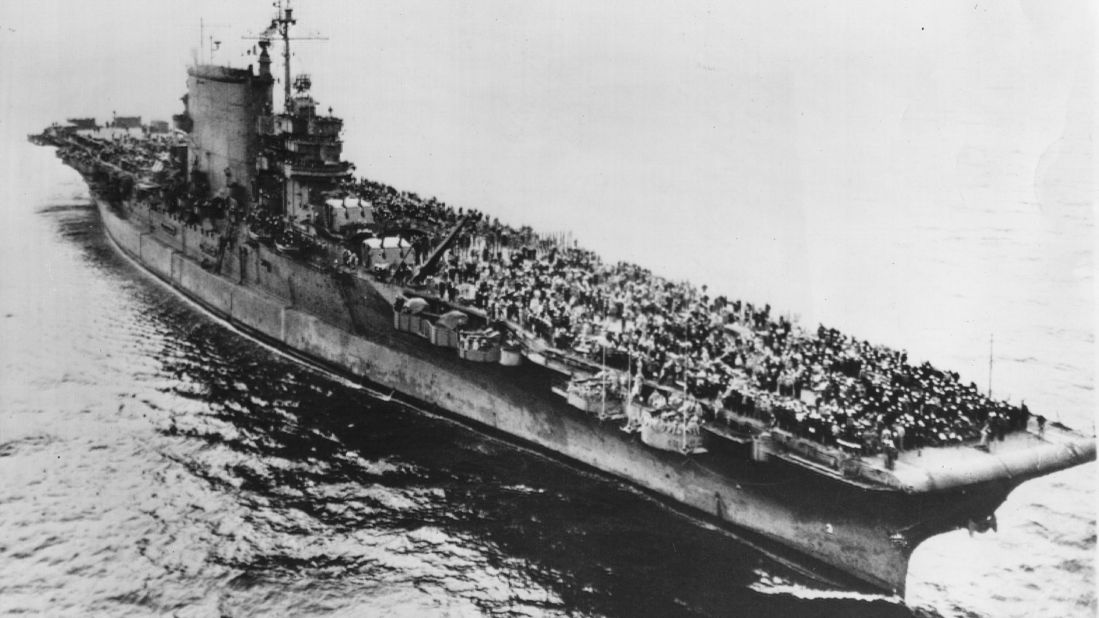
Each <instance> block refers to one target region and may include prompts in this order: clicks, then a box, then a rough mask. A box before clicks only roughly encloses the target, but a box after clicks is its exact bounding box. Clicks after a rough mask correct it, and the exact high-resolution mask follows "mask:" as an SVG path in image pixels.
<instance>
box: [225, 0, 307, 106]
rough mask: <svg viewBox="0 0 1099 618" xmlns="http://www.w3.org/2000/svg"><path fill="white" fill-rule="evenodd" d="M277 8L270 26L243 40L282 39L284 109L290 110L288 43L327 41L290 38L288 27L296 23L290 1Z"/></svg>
mask: <svg viewBox="0 0 1099 618" xmlns="http://www.w3.org/2000/svg"><path fill="white" fill-rule="evenodd" d="M274 6H275V7H276V8H278V14H277V15H276V16H275V18H274V19H272V20H271V25H269V26H267V28H266V29H265V30H264V31H263V32H261V33H259V34H258V35H252V36H245V37H242V38H245V39H259V40H261V41H270V40H271V39H272V38H273V37H274V36H276V35H277V36H279V37H280V38H282V67H283V79H282V90H283V100H284V104H285V107H284V109H287V110H289V109H290V101H291V97H290V88H291V86H292V85H293V82H292V81H291V80H290V41H327V40H328V37H323V36H317V35H307V36H290V26H293V25H294V24H296V23H298V20H297V19H295V18H294V9H293V7H291V6H290V0H278V3H276V4H275V5H274Z"/></svg>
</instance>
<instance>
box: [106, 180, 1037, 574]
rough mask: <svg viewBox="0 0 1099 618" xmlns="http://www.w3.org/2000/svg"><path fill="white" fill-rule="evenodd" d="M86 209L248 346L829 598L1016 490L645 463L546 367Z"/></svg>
mask: <svg viewBox="0 0 1099 618" xmlns="http://www.w3.org/2000/svg"><path fill="white" fill-rule="evenodd" d="M96 201H97V204H98V209H99V212H100V214H101V216H102V219H103V222H104V227H105V230H106V233H107V235H108V236H109V238H110V240H111V241H112V242H113V244H114V246H115V247H116V248H117V249H118V250H120V251H121V252H122V253H123V254H125V255H126V256H128V257H129V258H131V259H132V261H134V262H135V263H136V264H137V265H138V266H140V267H141V268H142V269H144V270H145V271H147V272H148V273H150V274H152V275H153V276H155V277H157V278H158V279H160V280H161V281H163V282H164V283H165V284H167V285H169V286H171V287H172V288H173V289H174V290H175V291H177V292H178V293H179V294H181V295H183V296H185V297H187V298H188V299H190V300H192V301H194V302H196V303H197V304H199V305H200V306H201V307H203V308H204V309H205V310H206V311H207V312H209V313H211V314H213V315H214V316H216V317H218V318H221V319H223V320H225V321H227V322H229V323H230V324H231V325H232V326H234V327H236V328H237V329H239V330H241V331H243V332H245V333H246V334H248V335H250V336H252V337H255V338H257V339H260V340H262V341H264V342H265V343H268V344H270V345H273V346H276V347H278V348H279V349H281V350H284V351H286V352H287V353H289V354H291V355H294V356H296V357H298V358H300V359H301V360H303V361H306V362H310V363H315V364H318V365H321V366H323V367H325V368H326V369H329V370H332V371H335V372H339V373H341V374H343V375H346V376H348V377H351V378H353V379H357V380H361V381H364V382H366V383H369V384H371V385H376V386H377V387H379V388H381V389H384V390H385V391H391V392H393V393H394V397H395V398H400V400H402V401H404V402H406V403H408V404H410V405H412V406H414V407H419V408H423V409H427V410H430V411H432V412H435V413H441V414H445V415H447V416H450V417H453V418H456V419H459V420H461V421H463V422H465V423H468V424H470V425H473V426H475V427H477V428H479V429H481V430H484V431H488V432H493V433H497V434H499V435H502V436H504V437H506V438H507V439H509V440H512V441H517V442H521V443H523V444H525V445H529V446H533V447H535V448H537V449H538V450H540V451H542V452H544V453H546V454H549V455H552V456H555V457H559V458H564V459H567V460H570V461H572V462H577V463H579V464H582V465H584V466H588V467H590V468H592V469H595V470H597V471H599V472H601V473H604V474H608V475H611V476H613V477H616V478H618V479H622V480H625V481H627V482H629V483H631V484H633V485H635V486H637V487H639V488H641V489H643V490H645V491H647V492H649V493H651V494H653V495H655V496H658V497H660V498H661V499H663V500H665V501H668V502H669V503H671V504H674V505H679V506H682V507H687V509H688V510H689V511H690V512H691V513H692V514H694V515H697V516H701V517H704V518H708V519H710V520H712V521H714V522H719V523H721V524H723V525H725V526H726V527H727V528H728V529H730V531H732V532H733V533H734V534H737V535H738V536H740V537H741V538H742V539H743V540H745V541H747V542H749V543H751V544H753V545H756V547H757V548H759V549H763V550H764V551H766V552H767V553H770V554H772V555H773V556H775V557H777V558H779V559H783V560H784V561H785V562H787V563H788V564H790V563H791V562H792V563H793V564H790V565H791V566H795V567H800V570H802V571H804V572H807V573H808V574H810V575H812V576H815V577H817V578H818V579H821V580H823V581H826V582H829V583H832V584H838V585H842V586H848V587H855V588H871V589H874V590H879V591H885V592H889V593H895V594H899V595H903V594H904V589H905V579H906V576H907V570H908V560H909V557H910V555H911V552H912V551H913V550H914V549H915V547H916V546H917V545H918V544H919V543H920V542H922V541H923V540H924V539H926V538H928V537H929V536H932V535H934V534H938V533H940V532H943V531H945V530H950V529H954V528H957V527H959V526H964V525H966V523H967V522H971V521H980V520H983V519H984V518H986V517H988V516H990V515H991V514H992V513H993V512H994V510H995V509H996V508H997V507H998V506H999V505H1000V504H1001V503H1002V502H1003V500H1004V499H1005V498H1006V497H1007V495H1008V493H1009V492H1010V491H1011V490H1012V489H1013V488H1014V487H1015V486H1017V485H1018V484H1019V483H1020V482H1022V481H1023V480H1025V479H1022V478H1014V479H1010V480H1008V479H997V480H994V481H988V482H984V483H979V484H974V485H970V486H965V487H960V488H954V489H952V490H949V491H941V492H925V493H905V492H901V491H879V490H872V489H865V488H859V487H855V486H852V485H848V484H845V483H842V482H837V481H834V480H831V479H827V478H822V477H821V476H820V475H817V474H813V473H812V472H810V471H807V470H804V469H801V468H799V467H797V466H793V465H789V464H785V463H782V462H770V463H761V462H754V461H752V460H751V458H750V457H749V456H748V453H747V452H741V451H739V450H737V449H736V448H735V447H733V446H730V447H729V448H727V449H720V448H718V449H711V451H710V452H708V453H706V454H704V455H695V456H685V455H680V454H677V453H669V452H666V451H659V450H655V449H652V448H650V447H648V446H646V445H644V444H643V443H642V442H641V441H640V439H639V438H638V437H637V436H636V435H631V434H627V433H625V432H623V431H620V430H619V423H601V422H599V421H598V420H597V419H595V418H594V417H592V416H591V415H587V414H585V413H583V412H581V411H579V410H577V409H575V408H572V407H570V406H568V405H567V403H566V402H565V401H564V400H562V399H560V398H558V397H556V396H554V395H553V394H552V391H551V389H552V386H553V385H554V382H555V380H558V379H559V376H558V375H556V374H554V373H553V372H551V371H550V370H548V369H545V368H543V367H540V366H536V365H532V364H530V363H527V364H526V365H524V366H523V367H505V366H501V365H488V366H486V365H483V364H475V363H468V362H464V361H461V360H460V359H458V357H457V354H456V353H455V351H454V350H452V349H446V348H439V347H435V346H432V345H431V344H430V343H429V342H427V341H425V340H423V339H421V338H418V337H415V336H414V335H410V334H408V333H399V332H396V331H395V330H394V329H393V328H392V313H391V311H390V309H389V305H388V302H387V301H386V300H385V298H384V297H383V295H382V294H380V293H379V290H378V289H377V286H376V285H374V284H372V283H371V282H369V281H367V280H363V279H359V278H344V279H343V280H341V279H340V278H338V277H336V276H333V275H332V274H331V273H327V272H325V271H324V270H322V269H319V268H317V267H316V266H313V265H310V264H308V263H306V262H305V261H304V260H301V259H296V258H294V257H291V256H287V255H281V254H279V253H278V252H276V251H271V250H269V249H267V248H266V247H264V246H262V245H258V244H253V245H248V244H246V243H244V242H243V240H244V237H243V236H242V237H241V238H240V239H238V243H236V244H234V245H233V246H232V247H231V248H230V249H228V250H227V251H226V252H225V254H224V255H215V252H213V251H211V246H213V245H216V239H215V238H211V233H210V232H203V231H202V230H200V229H198V228H195V227H188V226H186V225H184V224H183V223H182V222H180V221H177V220H175V219H172V218H170V217H168V216H167V215H165V214H163V213H159V212H155V211H150V210H148V209H145V208H142V207H139V206H132V205H131V206H123V205H119V204H110V203H108V202H107V201H106V200H104V199H98V198H97V200H96ZM215 257H216V258H217V259H216V262H217V266H216V267H212V266H211V264H212V263H213V262H214V261H215ZM203 262H205V266H206V267H205V268H204V265H203ZM208 268H209V269H210V270H208ZM214 270H216V271H217V272H213V271H214ZM757 541H758V543H757ZM790 550H792V551H790Z"/></svg>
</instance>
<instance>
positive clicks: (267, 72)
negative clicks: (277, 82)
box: [259, 40, 271, 77]
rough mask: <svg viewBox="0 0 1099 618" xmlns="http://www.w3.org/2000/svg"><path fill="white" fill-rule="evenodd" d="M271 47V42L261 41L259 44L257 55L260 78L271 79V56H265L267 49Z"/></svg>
mask: <svg viewBox="0 0 1099 618" xmlns="http://www.w3.org/2000/svg"><path fill="white" fill-rule="evenodd" d="M270 46H271V41H267V40H261V41H260V42H259V48H260V50H261V51H260V54H259V74H260V77H271V56H269V55H267V48H268V47H270Z"/></svg>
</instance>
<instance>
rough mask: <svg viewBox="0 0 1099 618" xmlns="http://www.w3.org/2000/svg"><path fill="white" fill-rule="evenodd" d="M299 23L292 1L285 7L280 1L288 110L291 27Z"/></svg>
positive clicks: (284, 92) (284, 82) (280, 25)
mask: <svg viewBox="0 0 1099 618" xmlns="http://www.w3.org/2000/svg"><path fill="white" fill-rule="evenodd" d="M295 23H297V20H296V19H294V9H293V8H291V7H290V0H286V4H285V5H283V3H282V0H279V16H278V30H279V34H281V35H282V68H283V77H282V92H283V101H284V102H285V103H284V104H285V108H284V109H286V110H289V109H290V26H292V25H294V24H295Z"/></svg>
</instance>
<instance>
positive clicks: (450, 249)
mask: <svg viewBox="0 0 1099 618" xmlns="http://www.w3.org/2000/svg"><path fill="white" fill-rule="evenodd" d="M295 21H296V19H295V17H294V13H293V10H292V9H291V8H290V7H289V6H288V5H282V4H280V6H279V7H278V9H277V14H276V15H275V16H274V18H273V19H272V20H271V22H270V24H269V25H268V26H267V28H266V30H264V31H263V32H262V33H261V34H260V35H259V36H257V37H256V41H257V43H256V58H257V64H256V66H249V67H247V68H231V67H226V66H213V65H206V64H197V63H196V64H195V65H194V66H191V67H190V68H189V69H188V70H187V91H186V96H185V97H184V99H183V100H184V105H185V109H184V111H183V112H182V113H181V114H179V115H177V116H175V117H174V118H173V122H172V123H171V124H170V125H169V124H168V123H166V122H152V123H147V124H146V123H142V122H141V120H140V118H136V117H128V118H127V117H115V118H114V119H112V121H110V122H109V123H107V124H106V125H104V126H100V125H99V124H98V123H97V122H96V121H95V120H94V119H87V118H84V119H72V120H70V121H68V122H66V123H59V124H55V125H53V126H51V127H49V128H47V129H45V130H44V131H43V132H42V133H41V134H38V135H33V136H30V139H31V140H32V141H34V142H36V143H40V144H43V145H51V146H54V147H56V148H57V154H58V156H59V157H60V158H61V160H62V161H63V162H64V163H65V164H67V165H70V166H72V167H73V168H74V169H76V170H77V171H79V172H80V173H81V174H82V175H83V176H84V178H85V179H86V180H87V182H88V185H89V187H90V188H91V190H92V194H93V196H94V198H95V201H96V203H97V205H98V209H99V212H100V214H101V216H102V219H103V221H104V224H105V229H106V233H107V234H108V236H109V238H110V239H111V241H112V242H113V244H114V245H115V246H116V247H117V248H118V250H119V251H121V252H122V253H123V254H125V255H126V256H128V257H129V258H131V259H132V261H133V262H134V263H135V264H136V265H138V266H140V267H141V268H143V269H144V270H145V271H147V272H148V273H150V274H151V275H153V276H155V277H157V278H159V279H160V280H162V281H163V282H164V283H165V284H167V285H169V286H171V287H172V288H173V289H175V290H176V291H177V292H178V293H179V294H181V295H183V296H185V297H187V298H189V299H191V300H192V301H194V302H195V303H197V304H198V305H201V307H203V308H204V309H205V310H206V311H208V312H209V313H211V314H213V315H215V316H217V317H219V318H222V319H224V320H225V321H227V322H229V323H230V324H231V325H232V326H234V327H235V328H237V329H239V330H240V331H242V332H244V333H246V334H247V335H249V336H251V337H254V338H256V339H259V340H262V341H264V342H266V343H268V344H271V345H273V346H276V347H278V348H279V349H281V350H284V351H286V352H287V353H289V354H291V355H293V356H296V357H297V358H299V359H301V360H302V361H304V362H308V363H312V364H315V365H320V366H323V367H325V368H326V369H328V370H331V371H334V372H338V373H340V374H342V375H345V376H348V377H349V378H352V379H355V380H358V381H361V382H363V383H365V384H368V385H370V386H372V387H373V388H375V389H376V390H378V391H379V392H381V393H383V394H385V396H387V397H392V398H393V399H396V400H399V401H402V402H405V403H407V404H408V405H409V406H411V407H415V408H420V409H426V410H430V411H432V412H437V413H441V414H445V415H448V416H450V417H452V418H456V419H460V420H461V421H463V422H467V423H469V424H470V425H472V426H474V427H477V428H480V429H482V430H484V431H486V432H490V433H494V434H496V435H499V436H502V437H505V438H506V439H509V440H512V441H515V442H517V443H521V444H524V445H527V446H533V447H535V448H537V449H538V450H541V451H542V452H545V453H548V454H551V455H553V456H555V457H560V458H565V459H568V460H570V461H573V462H578V463H580V464H582V465H584V466H588V467H590V468H592V469H595V470H597V471H599V472H601V473H604V474H606V475H610V476H613V477H616V478H619V479H622V480H624V481H626V482H629V483H631V484H633V485H635V486H636V487H639V488H641V489H643V490H646V491H647V492H650V493H651V494H653V495H656V496H658V497H660V498H661V499H663V500H666V501H668V502H669V503H672V504H675V505H679V506H682V507H684V508H686V509H688V510H690V511H691V512H692V513H694V514H696V515H699V516H701V517H703V518H707V519H710V520H712V521H714V522H716V523H720V524H722V525H725V526H727V527H728V528H729V529H730V530H732V531H734V532H735V533H737V534H740V535H741V536H742V538H744V539H746V540H747V541H749V542H754V541H758V542H759V543H760V544H761V546H766V547H769V548H774V549H773V552H772V553H774V554H776V555H777V556H779V557H781V558H790V559H792V560H793V561H795V562H796V563H797V564H800V565H802V566H803V567H804V568H805V569H806V570H807V571H810V572H812V573H814V574H816V575H817V576H818V577H820V578H821V579H822V580H824V581H827V582H833V583H837V584H839V585H845V586H847V585H854V586H862V587H870V588H873V589H876V590H883V591H886V592H891V593H895V594H900V595H903V594H904V589H905V578H906V573H907V567H908V559H909V556H910V555H911V553H912V551H913V550H914V549H915V548H916V547H917V546H918V545H919V544H920V543H921V542H922V541H923V540H925V539H927V538H928V537H930V536H932V535H935V534H939V533H941V532H944V531H948V530H952V529H956V528H959V527H968V528H969V529H970V530H971V531H985V530H987V529H989V528H993V527H995V526H996V521H995V510H996V508H997V507H998V506H999V505H1000V504H1001V503H1002V502H1003V501H1004V499H1005V498H1006V497H1007V495H1008V494H1009V493H1010V492H1011V491H1012V490H1013V489H1014V488H1015V487H1016V486H1018V485H1019V484H1020V483H1023V482H1024V481H1026V480H1028V479H1031V478H1035V477H1038V476H1042V475H1046V474H1050V473H1052V472H1055V471H1057V470H1061V469H1064V468H1067V467H1071V466H1075V465H1078V464H1081V463H1085V462H1088V461H1092V460H1094V459H1095V442H1094V436H1085V435H1082V434H1081V433H1079V432H1076V431H1073V430H1071V429H1070V428H1068V427H1065V426H1063V425H1060V424H1058V423H1052V422H1050V423H1047V422H1046V420H1045V418H1044V417H1043V416H1042V415H1041V414H1040V413H1038V412H1031V411H1029V410H1027V409H1026V408H1025V407H1020V406H1011V405H1008V404H1007V403H1005V402H996V401H993V400H991V399H989V398H988V397H985V396H983V395H981V394H980V393H977V392H976V389H975V387H973V386H966V385H962V384H960V383H958V379H957V374H952V373H950V372H943V371H940V370H937V369H935V368H932V367H930V366H928V365H926V364H925V365H924V366H921V367H912V366H911V365H909V364H908V363H907V358H906V357H905V356H904V355H903V353H898V352H895V351H891V350H889V349H888V348H885V347H884V346H870V345H869V344H868V343H865V342H857V341H855V340H852V339H850V338H846V337H845V336H843V335H842V334H841V333H838V332H836V331H834V330H832V329H826V328H824V327H820V328H817V329H811V330H810V329H804V328H801V327H800V326H797V325H796V324H792V323H791V322H790V321H789V320H787V319H786V318H782V317H776V316H774V315H772V313H771V309H770V307H769V306H767V307H754V306H752V305H750V304H747V303H741V302H740V301H731V300H729V299H727V298H725V297H715V298H711V297H710V296H708V295H707V294H706V291H705V290H704V289H702V290H699V289H696V288H693V287H692V286H690V285H689V284H672V283H671V282H666V281H664V280H663V279H660V278H659V277H657V276H655V275H653V274H651V273H650V272H648V271H647V270H644V269H642V268H640V267H637V266H633V265H626V264H618V265H604V264H602V262H601V261H600V260H599V259H598V256H595V255H594V254H592V253H591V252H588V251H584V250H582V249H580V248H579V247H578V246H577V245H576V243H575V241H573V240H572V239H571V238H568V237H562V236H560V235H556V236H554V235H540V234H538V233H537V232H535V231H534V230H530V229H529V228H522V229H513V228H510V227H508V226H506V225H505V224H502V223H500V222H499V221H495V220H492V219H491V218H490V217H488V216H487V215H486V214H485V213H481V212H478V211H475V210H465V209H455V208H451V207H449V206H446V205H445V204H442V203H441V202H438V201H437V200H435V199H424V198H421V197H420V196H418V195H416V194H414V193H410V192H406V191H399V190H397V189H394V188H392V187H389V186H386V185H384V184H381V183H377V182H373V181H367V180H363V179H359V180H356V179H355V178H354V177H353V171H354V166H353V165H352V164H351V163H349V162H347V161H344V160H343V159H342V153H341V151H342V142H341V140H340V135H341V131H342V127H343V123H342V120H341V119H340V118H338V117H334V116H332V115H331V114H330V113H329V114H328V115H325V114H323V113H322V112H321V111H320V105H319V104H318V103H317V101H315V100H314V99H313V98H312V96H311V95H310V94H309V90H310V86H311V80H310V78H309V76H307V75H297V76H292V75H291V69H290V60H291V54H290V51H289V50H290V41H291V40H292V39H291V37H290V35H289V32H290V29H291V27H292V26H293V25H294V23H295ZM279 43H281V46H282V61H281V64H282V67H281V68H282V76H281V79H280V80H278V81H281V83H282V86H283V87H282V89H281V92H279V91H278V89H276V82H277V80H276V77H275V75H274V74H273V72H272V64H273V63H272V56H271V53H270V52H271V51H272V49H271V48H272V46H273V45H277V44H279ZM276 94H281V99H282V100H281V101H276V100H275V98H276ZM532 290H533V292H532ZM623 290H626V291H623ZM627 292H629V293H627ZM638 295H642V296H645V295H648V297H649V298H651V299H653V301H652V302H651V303H649V304H648V305H646V306H644V307H638V306H636V305H638V302H637V298H638ZM669 316H670V319H669ZM677 316H679V317H678V318H677ZM679 318H681V320H682V321H680V319H679ZM684 342H686V343H684ZM836 349H843V350H844V351H843V354H842V355H839V356H837V355H836V354H833V351H834V350H836ZM821 355H823V356H821ZM624 542H628V540H624Z"/></svg>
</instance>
